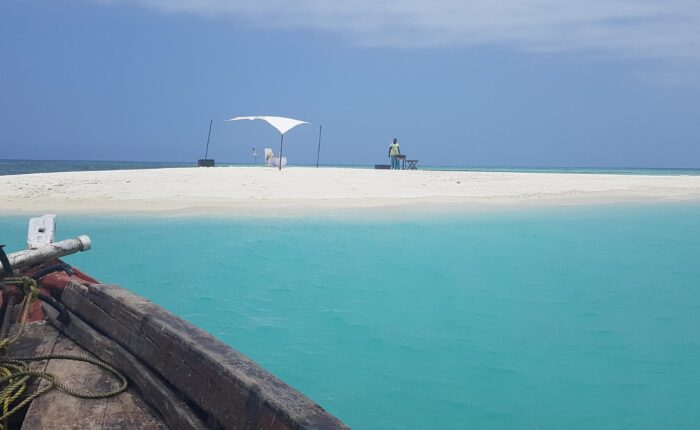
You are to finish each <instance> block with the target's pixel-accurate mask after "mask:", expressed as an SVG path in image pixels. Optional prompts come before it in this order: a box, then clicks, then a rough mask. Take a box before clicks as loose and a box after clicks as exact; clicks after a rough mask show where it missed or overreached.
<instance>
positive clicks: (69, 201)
mask: <svg viewBox="0 0 700 430" xmlns="http://www.w3.org/2000/svg"><path fill="white" fill-rule="evenodd" d="M681 201H695V202H700V176H642V175H603V174H561V173H508V172H456V171H427V170H419V171H390V170H370V169H350V168H319V169H316V168H311V167H289V168H285V169H283V170H282V171H281V172H280V171H278V170H277V169H273V168H267V167H215V168H171V169H153V170H115V171H94V172H68V173H41V174H29V175H14V176H0V213H3V214H32V215H34V214H41V213H47V212H51V213H59V214H64V213H84V214H92V213H97V214H208V215H232V216H237V215H242V216H248V215H272V216H275V215H290V214H292V215H293V214H297V213H306V212H308V211H314V212H323V211H337V210H365V209H368V208H375V209H390V210H392V211H395V212H405V211H411V210H423V211H425V210H428V211H432V210H449V211H454V210H457V211H459V210H474V209H478V208H485V207H513V206H533V205H535V206H539V205H580V204H601V203H644V202H681Z"/></svg>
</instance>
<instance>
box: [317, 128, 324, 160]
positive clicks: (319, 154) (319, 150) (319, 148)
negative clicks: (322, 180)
mask: <svg viewBox="0 0 700 430" xmlns="http://www.w3.org/2000/svg"><path fill="white" fill-rule="evenodd" d="M322 131H323V126H322V125H319V126H318V151H317V152H316V168H317V169H318V158H319V157H320V156H321V132H322Z"/></svg>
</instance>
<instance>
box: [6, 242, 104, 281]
mask: <svg viewBox="0 0 700 430" xmlns="http://www.w3.org/2000/svg"><path fill="white" fill-rule="evenodd" d="M91 246H92V243H91V241H90V238H89V237H87V236H78V237H77V238H75V239H68V240H62V241H60V242H56V243H50V244H48V245H44V246H42V247H41V248H37V249H29V250H26V251H19V252H13V253H12V254H8V255H7V258H8V259H9V260H10V264H11V265H12V268H13V269H14V270H19V269H24V268H27V267H32V266H36V265H38V264H41V263H45V262H47V261H49V260H53V259H54V258H61V257H64V256H66V255H70V254H75V253H76V252H81V251H87V250H89V249H90V247H91ZM0 275H5V276H9V275H10V274H9V273H8V274H6V273H5V271H4V270H3V269H2V267H0Z"/></svg>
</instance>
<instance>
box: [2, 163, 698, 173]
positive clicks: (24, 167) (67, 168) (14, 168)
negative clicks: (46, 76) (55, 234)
mask: <svg viewBox="0 0 700 430" xmlns="http://www.w3.org/2000/svg"><path fill="white" fill-rule="evenodd" d="M196 166H197V162H196V161H193V162H191V163H186V162H155V161H85V160H80V161H75V160H65V161H60V160H59V161H57V160H3V159H0V176H3V175H21V174H28V173H51V172H77V171H88V170H125V169H129V170H133V169H161V168H167V167H196ZM217 166H253V164H241V163H221V162H217ZM301 166H303V167H315V165H314V166H312V165H301ZM322 167H350V168H365V169H371V168H374V166H373V165H369V164H368V165H366V166H361V165H324V166H322ZM419 168H420V169H422V170H453V171H469V172H525V173H605V174H612V175H690V176H698V175H700V169H698V168H687V169H681V168H627V167H618V168H599V167H566V168H563V167H520V166H518V167H513V166H500V167H494V166H424V165H421V166H419Z"/></svg>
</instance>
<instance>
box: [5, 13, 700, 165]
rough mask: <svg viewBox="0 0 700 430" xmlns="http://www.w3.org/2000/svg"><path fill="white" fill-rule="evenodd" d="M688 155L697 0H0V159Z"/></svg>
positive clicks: (698, 118)
mask: <svg viewBox="0 0 700 430" xmlns="http://www.w3.org/2000/svg"><path fill="white" fill-rule="evenodd" d="M238 115H245V116H248V115H277V116H288V117H292V118H296V119H300V120H304V121H307V122H309V123H310V124H309V125H303V126H299V127H298V128H296V129H294V130H292V131H290V132H289V133H288V134H287V135H286V136H285V153H286V155H287V156H288V158H289V161H290V164H292V165H294V164H297V165H299V164H313V163H315V162H316V156H317V145H318V141H319V126H322V127H323V132H322V147H321V156H320V161H321V164H334V165H337V164H356V165H372V164H378V163H387V162H388V159H387V148H388V145H389V143H390V141H391V139H392V138H394V137H396V138H398V139H399V143H400V145H401V149H402V152H403V153H405V154H406V155H407V157H408V158H412V159H418V160H420V161H419V165H460V166H523V167H692V168H700V3H698V2H697V1H696V0H692V1H686V0H675V1H661V0H655V1H652V0H607V1H601V0H500V1H494V0H472V1H469V0H432V1H431V0H372V1H370V0H353V1H346V0H298V1H294V0H257V1H240V0H2V2H0V159H61V160H126V161H131V160H134V161H177V162H190V161H192V162H195V161H196V160H197V159H198V158H203V157H204V152H205V146H206V141H207V132H208V128H209V122H210V120H213V130H212V137H211V142H210V148H209V157H210V158H214V159H216V160H217V162H233V163H250V162H252V160H253V159H252V155H251V148H252V147H256V148H257V150H258V152H259V153H260V154H262V149H263V148H264V147H272V148H274V149H275V151H277V150H278V148H279V134H278V133H277V132H276V131H275V130H274V129H272V128H271V127H269V126H268V125H266V124H265V123H262V122H248V121H243V122H225V121H224V120H225V119H227V118H230V117H232V116H238Z"/></svg>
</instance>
